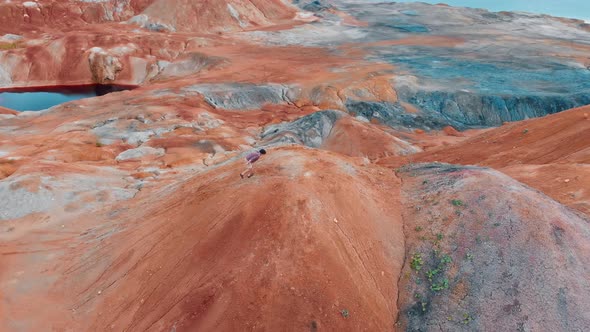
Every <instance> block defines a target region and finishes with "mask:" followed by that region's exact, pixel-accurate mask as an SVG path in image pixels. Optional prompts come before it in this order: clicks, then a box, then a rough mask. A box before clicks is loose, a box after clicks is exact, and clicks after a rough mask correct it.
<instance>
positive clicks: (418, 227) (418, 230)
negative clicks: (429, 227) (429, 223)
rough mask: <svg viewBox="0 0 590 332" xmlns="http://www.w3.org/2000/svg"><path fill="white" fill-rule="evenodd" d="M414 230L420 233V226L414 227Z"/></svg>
mask: <svg viewBox="0 0 590 332" xmlns="http://www.w3.org/2000/svg"><path fill="white" fill-rule="evenodd" d="M414 229H415V230H416V232H420V231H422V226H416V228H414Z"/></svg>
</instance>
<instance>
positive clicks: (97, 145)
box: [95, 142, 103, 148]
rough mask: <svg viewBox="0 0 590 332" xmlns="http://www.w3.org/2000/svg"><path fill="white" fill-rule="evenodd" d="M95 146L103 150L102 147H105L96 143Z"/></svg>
mask: <svg viewBox="0 0 590 332" xmlns="http://www.w3.org/2000/svg"><path fill="white" fill-rule="evenodd" d="M95 145H96V147H97V148H102V146H103V145H102V143H101V142H96V144H95Z"/></svg>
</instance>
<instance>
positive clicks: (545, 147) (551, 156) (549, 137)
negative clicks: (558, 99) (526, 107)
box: [382, 106, 590, 213]
mask: <svg viewBox="0 0 590 332" xmlns="http://www.w3.org/2000/svg"><path fill="white" fill-rule="evenodd" d="M407 161H409V162H427V161H441V162H447V163H454V164H462V165H482V166H489V167H493V168H495V169H498V170H500V171H502V172H504V173H506V174H508V175H510V176H512V177H514V178H515V179H517V180H519V181H522V182H523V183H525V184H528V185H530V186H532V187H534V188H537V189H539V190H541V191H543V192H544V193H546V194H548V195H549V196H551V197H552V198H554V199H556V200H557V201H559V202H562V203H564V204H566V205H568V206H571V207H574V208H576V209H578V210H579V211H582V212H585V213H590V190H589V189H588V188H590V168H589V167H588V164H589V163H590V107H589V106H586V107H581V108H576V109H572V110H569V111H565V112H561V113H558V114H553V115H549V116H546V117H543V118H538V119H531V120H526V121H521V122H514V123H509V124H505V125H504V126H502V127H499V128H495V129H491V130H487V131H485V132H483V133H482V134H479V135H476V136H474V137H472V138H469V139H466V140H464V141H462V142H459V143H456V144H453V145H450V146H446V147H441V148H437V149H432V150H429V151H426V152H423V153H418V154H416V155H412V156H410V157H409V158H408V160H407ZM382 163H383V164H389V165H395V164H396V163H397V164H399V163H400V160H399V159H395V158H389V159H388V160H383V161H382Z"/></svg>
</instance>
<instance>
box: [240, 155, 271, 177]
mask: <svg viewBox="0 0 590 332" xmlns="http://www.w3.org/2000/svg"><path fill="white" fill-rule="evenodd" d="M263 154H266V150H264V149H260V150H258V151H254V152H252V153H250V154H248V155H247V156H246V169H245V170H244V171H243V172H242V173H240V177H241V178H242V179H243V178H244V176H246V174H248V177H251V176H252V175H253V174H254V172H252V164H254V163H255V162H256V161H258V159H260V157H261V156H262V155H263Z"/></svg>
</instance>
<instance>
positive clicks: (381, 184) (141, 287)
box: [0, 148, 404, 331]
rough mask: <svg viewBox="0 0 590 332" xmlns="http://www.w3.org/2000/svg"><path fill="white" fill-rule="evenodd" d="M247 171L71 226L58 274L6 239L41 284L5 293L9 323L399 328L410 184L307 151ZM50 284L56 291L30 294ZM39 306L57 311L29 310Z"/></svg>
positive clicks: (177, 187)
mask: <svg viewBox="0 0 590 332" xmlns="http://www.w3.org/2000/svg"><path fill="white" fill-rule="evenodd" d="M241 166H242V163H241V162H237V161H236V162H231V163H229V164H227V165H226V166H221V167H219V168H217V169H213V170H211V171H209V172H207V173H202V174H195V175H194V176H190V177H189V178H187V179H185V180H184V181H181V182H178V183H176V184H173V185H170V186H167V187H163V188H161V189H158V190H155V191H153V192H148V191H146V192H142V193H141V194H140V196H138V198H140V199H139V201H138V202H137V204H134V206H133V207H131V206H126V205H125V204H122V205H121V206H118V207H115V208H114V209H109V211H108V212H105V213H100V214H98V215H97V216H96V217H91V216H89V219H94V218H96V219H94V220H93V221H92V222H91V223H90V225H92V226H90V227H89V228H88V229H83V228H81V226H80V225H76V222H75V221H72V223H71V224H70V223H66V224H67V229H68V230H69V232H68V234H70V235H67V237H68V238H70V239H69V240H68V241H66V242H64V241H58V240H53V241H48V242H45V243H40V244H38V251H41V252H44V251H45V250H49V249H50V248H52V249H54V250H57V251H53V252H54V255H57V259H55V258H56V257H54V259H53V260H52V261H51V262H47V264H44V263H42V262H43V261H44V259H43V258H42V257H44V256H45V255H39V254H35V253H29V254H25V253H20V254H17V253H16V252H17V251H18V248H22V247H23V244H24V243H27V242H28V241H34V240H35V236H31V237H26V238H24V239H23V238H21V239H20V240H19V241H18V242H11V241H8V242H5V244H4V245H3V246H2V253H3V255H2V256H0V257H1V259H2V265H3V266H8V267H9V268H8V269H5V270H4V271H3V274H4V278H6V277H7V276H9V275H14V274H15V273H16V275H18V270H19V269H22V270H25V271H27V273H26V274H24V275H22V274H21V275H18V277H17V280H15V282H14V285H9V286H7V287H4V292H3V293H4V294H5V297H6V298H7V299H8V301H9V302H11V303H13V304H12V305H10V306H8V307H5V308H4V309H5V311H4V312H5V313H6V314H5V315H2V317H3V318H2V320H3V321H2V322H1V323H2V325H3V326H8V327H10V328H17V327H18V326H19V325H17V324H24V323H23V322H26V324H27V325H26V326H28V327H30V328H31V329H37V328H41V327H44V328H46V327H48V326H49V327H51V328H52V329H61V328H66V327H68V328H71V327H72V322H76V326H77V328H79V329H81V330H89V331H102V330H107V329H115V330H128V331H146V330H148V331H160V330H170V329H173V328H176V330H177V331H194V330H218V331H220V330H236V329H246V330H285V329H292V330H307V329H311V330H323V329H337V330H356V331H360V330H367V331H375V330H387V329H390V328H391V326H393V323H394V320H395V317H396V315H397V304H396V301H397V288H396V281H397V280H398V277H399V275H398V274H397V273H398V271H399V270H400V269H401V264H402V262H403V254H404V253H403V241H404V240H403V232H402V229H401V228H402V223H401V216H400V209H399V206H398V205H397V204H396V203H395V202H397V201H398V197H399V194H398V192H399V182H398V181H397V180H396V179H395V178H394V177H392V175H391V174H385V173H384V172H383V170H382V169H381V168H374V167H360V166H358V165H356V164H355V161H354V159H347V158H342V157H339V156H338V155H335V154H333V153H329V152H322V151H317V150H309V149H302V148H289V149H278V150H275V151H273V153H272V154H271V155H269V156H268V158H265V159H264V160H263V161H262V162H261V163H260V167H259V168H258V169H257V174H256V176H255V177H253V178H251V179H248V180H244V181H240V179H239V177H238V176H237V174H238V171H239V169H240V167H241ZM81 224H84V225H88V224H89V223H88V222H81ZM72 228H73V229H72ZM64 236H66V235H65V234H64ZM72 236H74V238H72ZM58 243H59V245H58ZM56 246H57V247H56ZM25 247H26V246H25ZM11 253H12V254H11ZM27 256H28V257H29V258H31V260H32V259H33V258H36V260H37V261H38V263H34V264H33V263H27V262H31V261H30V260H25V259H23V258H24V257H27ZM9 262H10V263H11V264H8V263H9ZM16 262H20V263H18V264H17V263H16ZM32 271H35V272H34V273H33V272H32ZM36 273H40V274H42V275H43V276H44V278H45V280H51V281H47V282H46V284H44V285H42V286H39V285H37V284H35V286H34V287H33V286H30V287H31V288H34V292H33V291H31V292H28V291H26V290H23V287H24V285H31V284H33V283H35V282H34V280H36V279H35V278H34V274H36ZM58 276H59V281H58ZM29 278H30V279H29ZM29 296H42V297H43V298H46V299H52V303H53V305H47V303H46V302H45V301H42V302H37V304H38V305H36V303H30V302H27V301H23V299H26V298H29V299H30V297H29ZM24 307H28V308H30V309H33V310H35V312H36V313H37V314H36V315H34V316H31V315H29V314H28V312H29V311H28V310H26V311H25V310H24ZM66 312H67V314H66ZM64 315H65V316H64ZM344 316H348V317H344ZM17 322H19V323H17Z"/></svg>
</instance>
